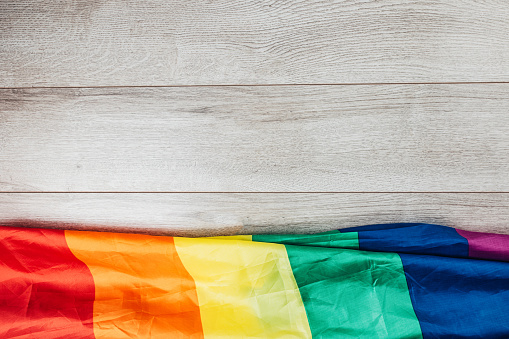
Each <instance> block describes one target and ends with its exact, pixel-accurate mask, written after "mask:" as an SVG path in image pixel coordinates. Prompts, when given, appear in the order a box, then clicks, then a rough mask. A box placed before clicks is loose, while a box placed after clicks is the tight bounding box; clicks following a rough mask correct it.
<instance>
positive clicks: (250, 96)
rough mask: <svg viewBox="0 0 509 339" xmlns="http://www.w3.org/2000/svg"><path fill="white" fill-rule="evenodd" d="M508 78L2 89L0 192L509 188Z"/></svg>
mask: <svg viewBox="0 0 509 339" xmlns="http://www.w3.org/2000/svg"><path fill="white" fill-rule="evenodd" d="M508 112H509V84H485V85H387V86H276V87H270V86H268V87H263V86H262V87H260V86H254V87H245V86H242V87H186V88H102V89H23V90H21V89H19V90H0V191H86V192H88V191H95V192H102V191H108V192H115V191H129V192H145V191H148V192H152V191H154V192H166V191H168V192H175V191H177V192H180V191H183V192H255V191H256V192H279V191H285V192H301V191H302V192H408V191H409V192H435V191H436V192H483V191H488V192H491V191H496V192H509V180H507V179H508V173H509V114H508Z"/></svg>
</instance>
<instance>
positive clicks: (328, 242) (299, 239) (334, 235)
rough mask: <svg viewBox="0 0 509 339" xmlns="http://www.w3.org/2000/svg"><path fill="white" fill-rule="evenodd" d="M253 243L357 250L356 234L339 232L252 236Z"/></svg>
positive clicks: (357, 239) (357, 238)
mask: <svg viewBox="0 0 509 339" xmlns="http://www.w3.org/2000/svg"><path fill="white" fill-rule="evenodd" d="M253 241H258V242H271V243H277V244H285V245H299V246H317V247H336V248H350V249H358V248H359V236H358V233H357V232H349V233H340V232H339V231H331V232H325V233H318V234H276V235H253Z"/></svg>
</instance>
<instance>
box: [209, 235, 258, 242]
mask: <svg viewBox="0 0 509 339" xmlns="http://www.w3.org/2000/svg"><path fill="white" fill-rule="evenodd" d="M205 239H222V240H244V241H252V240H253V236H252V235H227V236H223V237H207V238H205Z"/></svg>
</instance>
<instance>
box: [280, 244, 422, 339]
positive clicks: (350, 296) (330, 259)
mask: <svg viewBox="0 0 509 339" xmlns="http://www.w3.org/2000/svg"><path fill="white" fill-rule="evenodd" d="M286 249H287V252H288V257H289V259H290V264H291V266H292V270H293V273H294V276H295V279H296V281H297V284H298V286H299V290H300V293H301V296H302V300H303V301H304V307H305V309H306V314H307V317H308V320H309V325H310V328H311V332H312V334H313V337H314V338H369V339H371V338H422V333H421V329H420V326H419V322H418V320H417V318H416V316H415V312H414V309H413V307H412V303H411V300H410V295H409V293H408V287H407V283H406V279H405V275H404V272H403V265H402V263H401V259H400V257H399V256H398V255H397V254H394V253H375V252H364V251H358V250H348V249H338V248H322V247H311V246H309V247H306V246H292V245H286Z"/></svg>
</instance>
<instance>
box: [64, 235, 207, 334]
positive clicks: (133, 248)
mask: <svg viewBox="0 0 509 339" xmlns="http://www.w3.org/2000/svg"><path fill="white" fill-rule="evenodd" d="M65 235H66V240H67V243H68V245H69V248H70V249H71V251H72V252H73V254H74V255H75V256H76V257H77V258H78V259H80V260H81V261H83V262H84V263H85V264H86V265H87V266H88V267H89V269H90V271H91V272H92V276H93V278H94V282H95V302H94V334H95V336H96V337H97V338H108V339H116V338H203V330H202V325H201V319H200V310H199V306H198V298H197V294H196V286H195V283H194V281H193V279H192V277H191V276H190V275H189V273H188V272H187V271H186V269H185V268H184V266H183V265H182V262H181V261H180V258H179V257H178V254H177V252H176V250H175V245H174V242H173V238H171V237H154V236H146V235H136V234H118V233H97V232H77V231H66V232H65Z"/></svg>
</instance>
